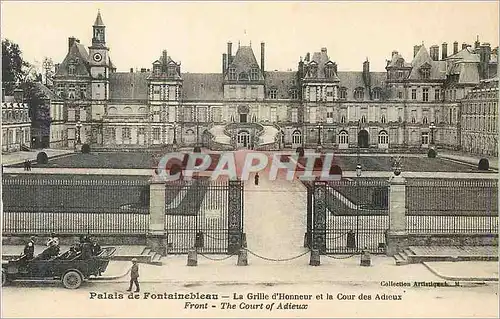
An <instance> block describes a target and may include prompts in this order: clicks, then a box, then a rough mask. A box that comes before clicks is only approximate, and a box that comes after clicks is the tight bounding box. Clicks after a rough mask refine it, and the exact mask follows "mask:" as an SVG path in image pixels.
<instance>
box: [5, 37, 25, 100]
mask: <svg viewBox="0 0 500 319" xmlns="http://www.w3.org/2000/svg"><path fill="white" fill-rule="evenodd" d="M29 66H30V64H29V63H28V62H26V61H24V60H23V58H22V52H21V49H19V45H17V44H16V43H14V42H12V41H10V40H9V39H5V40H2V87H3V88H4V90H5V95H12V94H13V93H14V89H15V88H16V85H17V84H18V83H19V82H24V81H25V80H26V76H27V74H28V73H29V70H27V68H28V67H29Z"/></svg>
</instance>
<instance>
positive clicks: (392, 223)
mask: <svg viewBox="0 0 500 319" xmlns="http://www.w3.org/2000/svg"><path fill="white" fill-rule="evenodd" d="M389 183H390V186H389V229H388V230H387V233H386V244H387V249H386V255H387V256H394V255H396V254H397V253H399V252H400V251H403V250H404V249H405V248H407V247H408V232H407V231H406V180H405V179H404V177H402V176H399V175H393V176H392V177H391V178H390V180H389Z"/></svg>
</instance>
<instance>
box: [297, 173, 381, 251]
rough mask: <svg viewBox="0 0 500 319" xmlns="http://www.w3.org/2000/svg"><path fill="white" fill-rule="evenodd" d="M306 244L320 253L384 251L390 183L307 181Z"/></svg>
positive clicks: (359, 179) (369, 180)
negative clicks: (363, 250)
mask: <svg viewBox="0 0 500 319" xmlns="http://www.w3.org/2000/svg"><path fill="white" fill-rule="evenodd" d="M306 188H307V233H306V245H307V246H308V247H309V248H315V249H318V250H319V251H320V253H321V254H352V253H357V252H360V251H361V250H362V249H365V248H366V249H368V250H369V251H370V252H372V253H384V252H385V231H386V230H387V229H388V228H389V216H388V213H389V211H388V192H389V183H388V181H386V180H384V179H361V178H358V179H353V180H349V179H344V180H341V181H331V182H314V183H308V184H306Z"/></svg>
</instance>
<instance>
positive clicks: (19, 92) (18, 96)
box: [14, 88, 23, 103]
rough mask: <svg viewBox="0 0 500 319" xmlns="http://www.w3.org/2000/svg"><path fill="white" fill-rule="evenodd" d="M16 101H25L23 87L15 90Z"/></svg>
mask: <svg viewBox="0 0 500 319" xmlns="http://www.w3.org/2000/svg"><path fill="white" fill-rule="evenodd" d="M14 101H15V102H16V103H23V90H22V89H19V88H17V89H15V90H14Z"/></svg>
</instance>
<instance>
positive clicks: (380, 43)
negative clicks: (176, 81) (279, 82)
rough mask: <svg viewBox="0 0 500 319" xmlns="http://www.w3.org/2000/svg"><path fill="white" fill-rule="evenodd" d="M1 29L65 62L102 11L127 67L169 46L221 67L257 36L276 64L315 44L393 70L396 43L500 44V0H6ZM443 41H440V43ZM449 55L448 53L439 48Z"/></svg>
mask: <svg viewBox="0 0 500 319" xmlns="http://www.w3.org/2000/svg"><path fill="white" fill-rule="evenodd" d="M1 9H2V10H1V19H2V21H1V35H2V39H5V38H8V39H10V40H12V41H14V42H15V43H17V44H19V46H20V48H21V50H22V51H23V57H24V58H25V59H26V60H27V61H29V62H31V63H35V64H36V63H39V64H41V61H42V60H43V58H44V57H51V58H52V59H53V61H54V62H55V63H60V62H62V61H63V59H64V57H65V55H66V53H67V50H68V47H67V46H68V44H67V43H68V37H71V36H74V37H76V38H78V39H80V41H81V43H82V44H84V45H86V46H87V47H88V46H90V45H91V40H92V25H93V23H94V21H95V18H96V15H97V12H98V10H100V12H101V15H102V19H103V21H104V24H105V25H106V41H107V45H108V47H109V48H110V56H111V59H112V61H113V63H114V64H115V65H116V67H117V68H118V71H128V70H129V69H130V68H151V65H152V62H154V61H155V60H156V59H158V58H159V57H160V55H161V52H162V50H167V51H168V54H169V55H170V56H171V57H172V58H173V59H174V60H175V61H177V62H179V61H180V62H181V63H182V72H192V73H196V72H214V73H220V72H221V60H222V53H225V52H226V51H227V42H228V41H231V42H232V43H233V54H234V52H235V50H236V49H237V47H238V42H240V43H241V45H249V44H250V42H251V44H252V48H253V49H254V53H255V56H256V58H257V61H258V62H259V63H260V43H261V42H265V56H266V60H265V66H266V70H267V71H271V70H280V71H286V70H289V69H292V70H296V69H297V63H298V62H299V60H300V57H304V56H305V54H306V53H307V52H311V54H312V53H313V52H319V51H320V50H321V48H323V47H326V48H327V49H328V55H329V57H330V60H332V61H334V62H336V63H337V65H338V69H339V71H360V70H362V63H363V61H365V60H366V59H367V58H368V60H369V61H370V68H371V71H384V70H385V66H386V60H387V59H389V58H390V56H391V52H392V51H394V50H396V51H398V52H400V53H402V55H403V57H404V58H405V59H406V60H407V61H411V58H412V57H413V46H414V45H416V44H421V43H422V42H423V43H424V45H425V46H426V47H427V48H429V47H430V46H431V45H434V44H436V45H439V46H440V47H441V44H442V43H443V42H447V43H448V54H449V53H450V51H451V50H453V42H454V41H457V42H459V47H460V48H461V45H462V43H463V42H466V43H469V44H473V43H474V41H475V40H476V36H479V40H480V41H481V42H488V43H490V44H491V45H492V47H496V46H498V42H499V40H498V38H499V20H498V12H499V7H498V1H489V2H485V1H483V2H480V1H456V2H454V1H443V2H438V1H425V2H408V1H405V2H397V1H392V2H375V1H370V2H319V1H315V2H300V1H295V2H284V1H281V2H269V1H267V2H257V1H252V2H207V1H204V2H194V1H193V2H187V1H184V2H180V1H179V2H133V1H128V2H118V1H113V2H95V1H93V2H62V1H56V2H42V1H37V2H28V1H22V2H21V1H2V4H1ZM440 50H441V49H440ZM440 54H441V53H440Z"/></svg>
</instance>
